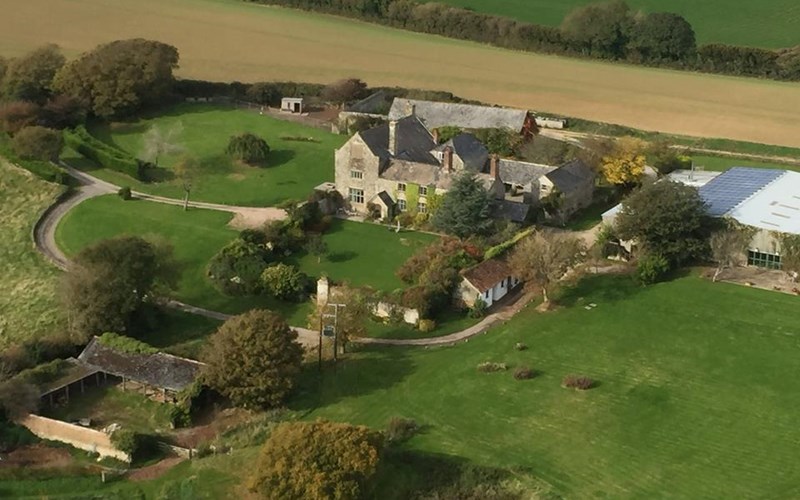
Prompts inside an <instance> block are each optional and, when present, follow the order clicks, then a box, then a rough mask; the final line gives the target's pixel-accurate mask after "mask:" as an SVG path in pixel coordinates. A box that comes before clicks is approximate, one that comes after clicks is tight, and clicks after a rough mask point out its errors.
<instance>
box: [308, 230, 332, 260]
mask: <svg viewBox="0 0 800 500" xmlns="http://www.w3.org/2000/svg"><path fill="white" fill-rule="evenodd" d="M306 238H307V239H306V251H307V252H308V253H310V254H311V255H313V256H315V257H316V258H317V264H319V263H320V262H322V257H324V256H325V255H326V254H327V253H328V244H327V243H325V240H323V239H322V235H321V234H319V233H309V234H308V236H307V237H306Z"/></svg>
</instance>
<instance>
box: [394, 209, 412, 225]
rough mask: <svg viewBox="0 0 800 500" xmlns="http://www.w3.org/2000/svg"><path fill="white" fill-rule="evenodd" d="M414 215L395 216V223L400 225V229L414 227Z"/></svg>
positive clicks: (408, 213) (402, 213)
mask: <svg viewBox="0 0 800 500" xmlns="http://www.w3.org/2000/svg"><path fill="white" fill-rule="evenodd" d="M414 217H415V215H414V213H413V212H401V213H400V214H399V215H398V216H397V222H399V223H400V225H401V226H402V227H411V226H413V225H414Z"/></svg>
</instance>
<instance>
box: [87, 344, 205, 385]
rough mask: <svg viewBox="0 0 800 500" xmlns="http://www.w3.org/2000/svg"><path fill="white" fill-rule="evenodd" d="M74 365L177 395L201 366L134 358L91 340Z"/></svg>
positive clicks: (158, 356) (167, 357) (160, 356)
mask: <svg viewBox="0 0 800 500" xmlns="http://www.w3.org/2000/svg"><path fill="white" fill-rule="evenodd" d="M78 361H80V362H81V363H83V364H85V365H87V366H88V367H90V368H95V369H97V370H98V371H102V372H105V373H108V374H110V375H115V376H117V377H125V378H127V379H130V380H133V381H135V382H139V383H143V384H148V385H152V386H155V387H159V388H163V389H169V390H171V391H176V392H177V391H180V390H182V389H184V388H185V387H187V386H189V385H191V384H192V383H193V382H194V380H195V378H197V375H198V373H199V372H200V368H201V367H202V366H203V363H200V362H199V361H194V360H192V359H187V358H179V357H177V356H172V355H171V354H165V353H162V352H158V353H155V354H134V353H128V352H122V351H118V350H116V349H113V348H111V347H108V346H106V345H103V344H102V343H101V342H100V341H99V339H98V338H97V337H94V338H93V339H92V340H91V341H90V342H89V345H87V346H86V348H85V349H84V350H83V352H82V353H81V354H80V356H78Z"/></svg>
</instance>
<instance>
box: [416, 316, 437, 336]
mask: <svg viewBox="0 0 800 500" xmlns="http://www.w3.org/2000/svg"><path fill="white" fill-rule="evenodd" d="M417 328H418V329H419V331H421V332H423V333H430V332H432V331H434V330H436V321H434V320H432V319H421V320H419V324H418V325H417Z"/></svg>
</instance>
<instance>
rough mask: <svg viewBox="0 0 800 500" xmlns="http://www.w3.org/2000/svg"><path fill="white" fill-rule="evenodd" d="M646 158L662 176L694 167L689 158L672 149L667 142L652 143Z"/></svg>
mask: <svg viewBox="0 0 800 500" xmlns="http://www.w3.org/2000/svg"><path fill="white" fill-rule="evenodd" d="M646 156H647V161H648V163H650V165H652V166H653V168H654V169H656V171H657V172H658V175H660V176H664V175H668V174H669V173H671V172H674V171H675V170H679V169H682V168H690V167H691V166H692V160H691V159H690V158H689V157H688V156H686V155H685V154H683V152H681V151H679V150H676V149H675V148H671V147H670V146H669V143H667V142H666V141H657V142H654V143H651V144H650V146H649V147H648V148H647V151H646Z"/></svg>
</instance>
